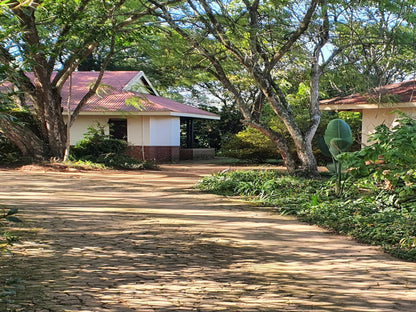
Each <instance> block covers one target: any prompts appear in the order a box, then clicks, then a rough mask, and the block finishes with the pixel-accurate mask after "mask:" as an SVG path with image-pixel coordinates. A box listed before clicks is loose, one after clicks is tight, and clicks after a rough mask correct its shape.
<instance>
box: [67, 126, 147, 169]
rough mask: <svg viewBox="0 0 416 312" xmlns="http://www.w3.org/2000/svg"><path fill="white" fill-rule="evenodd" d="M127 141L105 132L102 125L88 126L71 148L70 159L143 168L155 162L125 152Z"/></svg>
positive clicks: (112, 165) (111, 165)
mask: <svg viewBox="0 0 416 312" xmlns="http://www.w3.org/2000/svg"><path fill="white" fill-rule="evenodd" d="M126 149H127V142H125V141H123V140H118V139H113V138H112V137H110V136H109V135H106V134H105V131H104V127H103V126H100V125H98V127H97V128H93V127H89V128H88V132H87V133H86V135H85V137H84V138H83V139H82V140H81V141H80V142H79V143H78V144H77V145H75V146H74V147H73V148H71V150H70V151H71V157H70V158H71V160H73V161H82V162H87V163H99V164H104V165H105V166H107V167H111V168H116V169H144V168H148V167H149V166H152V167H154V166H155V164H149V163H143V162H139V161H137V160H136V159H134V158H132V157H130V156H128V155H126V154H125V151H126Z"/></svg>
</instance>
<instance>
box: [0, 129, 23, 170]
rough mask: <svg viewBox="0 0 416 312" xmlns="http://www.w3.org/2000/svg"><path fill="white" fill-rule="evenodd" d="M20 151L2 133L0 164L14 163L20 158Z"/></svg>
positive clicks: (0, 139) (0, 138) (0, 136)
mask: <svg viewBox="0 0 416 312" xmlns="http://www.w3.org/2000/svg"><path fill="white" fill-rule="evenodd" d="M20 156H21V155H20V151H19V150H18V149H17V148H16V146H15V145H13V144H11V143H10V142H9V140H7V138H6V137H4V136H2V135H1V133H0V164H12V163H14V162H17V161H18V160H19V159H20Z"/></svg>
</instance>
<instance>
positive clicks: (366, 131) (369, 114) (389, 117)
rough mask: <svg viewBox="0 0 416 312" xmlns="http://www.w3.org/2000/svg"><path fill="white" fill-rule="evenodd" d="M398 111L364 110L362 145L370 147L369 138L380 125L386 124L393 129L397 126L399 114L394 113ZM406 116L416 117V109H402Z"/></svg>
mask: <svg viewBox="0 0 416 312" xmlns="http://www.w3.org/2000/svg"><path fill="white" fill-rule="evenodd" d="M395 110H396V109H393V108H379V109H377V108H376V109H364V110H363V114H362V143H363V145H368V137H369V135H370V134H372V133H374V130H375V128H376V127H377V126H378V125H380V124H385V125H386V126H387V127H389V128H392V127H394V126H395V124H394V122H395V120H396V119H397V117H398V116H397V113H392V112H393V111H395ZM400 111H402V112H403V113H405V114H408V115H410V116H416V110H415V109H414V108H401V109H400Z"/></svg>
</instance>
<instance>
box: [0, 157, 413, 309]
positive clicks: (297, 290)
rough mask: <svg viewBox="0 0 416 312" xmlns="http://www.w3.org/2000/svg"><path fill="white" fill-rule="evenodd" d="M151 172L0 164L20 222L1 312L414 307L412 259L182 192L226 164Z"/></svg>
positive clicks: (2, 275) (1, 276)
mask: <svg viewBox="0 0 416 312" xmlns="http://www.w3.org/2000/svg"><path fill="white" fill-rule="evenodd" d="M161 168H162V169H161V170H160V171H140V172H119V171H103V172H87V173H83V172H71V173H62V172H46V173H43V172H34V171H30V172H21V171H17V170H0V174H1V176H2V188H1V189H0V204H3V205H7V204H8V203H13V204H14V206H16V207H17V208H19V211H20V212H19V216H20V217H21V218H22V219H24V223H23V224H22V225H17V227H16V228H15V229H14V230H15V231H20V233H21V234H20V236H21V242H20V243H19V244H16V245H15V246H14V249H13V252H14V255H13V256H12V257H2V258H0V283H4V280H5V279H6V278H7V277H9V276H10V275H13V276H15V277H21V278H22V279H23V282H22V283H23V285H24V286H25V289H24V291H18V293H17V296H16V297H15V298H14V299H15V302H14V303H11V304H2V303H0V311H25V312H26V311H29V312H31V311H34V312H41V311H53V312H61V311H62V312H65V311H67V312H70V311H74V312H75V311H76V312H105V311H112V312H114V311H116V312H124V311H125V312H131V311H144V312H146V311H166V312H173V311H203V312H210V311H244V312H247V311H248V312H251V311H268V312H270V311H356V312H358V311H369V312H371V311H377V312H379V311H382V312H393V311H404V312H407V311H409V312H410V311H414V307H415V306H416V264H414V263H409V262H403V261H400V260H397V259H394V258H392V257H390V256H388V255H385V254H383V253H382V252H380V251H379V249H377V248H374V247H369V246H364V245H360V244H357V243H355V242H354V241H352V240H350V239H345V238H343V237H339V236H335V235H328V233H327V232H325V231H324V230H322V229H319V228H317V227H313V226H309V225H306V224H302V223H299V222H297V221H296V220H294V219H293V218H291V217H286V216H278V215H276V214H273V213H271V212H268V211H264V210H261V209H259V208H258V207H252V206H249V205H246V204H244V203H243V202H241V201H236V200H229V199H225V198H222V197H219V196H215V195H210V194H200V193H198V192H196V191H195V190H191V189H190V187H191V186H192V184H193V183H195V182H196V181H197V180H198V179H199V178H200V177H201V176H202V175H206V174H209V171H212V170H217V171H220V170H223V169H224V168H220V167H214V166H208V165H200V166H198V165H163V166H162V167H161ZM231 170H232V168H231ZM52 194H53V196H52Z"/></svg>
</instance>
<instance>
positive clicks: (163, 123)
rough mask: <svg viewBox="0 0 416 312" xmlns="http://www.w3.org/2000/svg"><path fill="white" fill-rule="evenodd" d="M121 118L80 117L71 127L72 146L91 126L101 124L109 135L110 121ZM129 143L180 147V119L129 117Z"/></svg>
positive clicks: (168, 117)
mask: <svg viewBox="0 0 416 312" xmlns="http://www.w3.org/2000/svg"><path fill="white" fill-rule="evenodd" d="M110 118H120V116H82V115H81V116H78V118H77V119H76V120H75V122H74V124H73V126H72V127H71V145H75V144H76V143H78V142H79V141H80V140H81V139H82V138H83V137H84V135H85V133H86V132H87V129H88V127H89V126H93V127H96V126H97V123H98V122H99V123H100V124H101V125H103V126H105V131H106V134H108V132H109V129H108V120H109V119H110ZM126 118H127V141H128V143H129V145H133V146H142V145H144V146H179V145H180V118H179V117H170V116H160V117H157V116H127V117H126Z"/></svg>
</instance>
